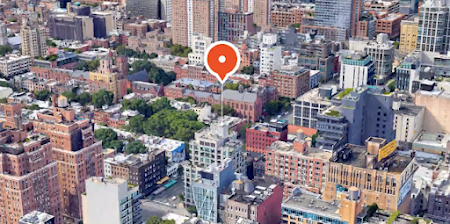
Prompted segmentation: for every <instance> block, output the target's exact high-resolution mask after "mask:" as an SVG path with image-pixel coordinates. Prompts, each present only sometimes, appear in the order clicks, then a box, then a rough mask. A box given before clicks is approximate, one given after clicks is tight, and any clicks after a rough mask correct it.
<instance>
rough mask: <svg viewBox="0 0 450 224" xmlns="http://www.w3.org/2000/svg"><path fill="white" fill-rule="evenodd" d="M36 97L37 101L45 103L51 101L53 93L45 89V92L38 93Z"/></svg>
mask: <svg viewBox="0 0 450 224" xmlns="http://www.w3.org/2000/svg"><path fill="white" fill-rule="evenodd" d="M34 95H35V97H36V99H37V100H42V101H45V100H48V99H50V96H51V95H52V93H51V92H49V91H48V90H46V89H44V90H41V91H38V92H36V93H35V94H34Z"/></svg>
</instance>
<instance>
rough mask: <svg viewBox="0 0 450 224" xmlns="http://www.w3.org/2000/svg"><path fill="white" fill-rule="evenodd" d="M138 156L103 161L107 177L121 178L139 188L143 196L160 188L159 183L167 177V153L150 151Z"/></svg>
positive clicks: (116, 157)
mask: <svg viewBox="0 0 450 224" xmlns="http://www.w3.org/2000/svg"><path fill="white" fill-rule="evenodd" d="M149 151H150V152H149V153H146V154H138V155H124V154H117V155H115V156H114V157H112V158H106V159H104V160H103V166H104V171H105V177H107V178H109V177H112V178H121V179H125V180H127V181H128V182H129V183H130V184H134V185H136V186H138V189H139V192H140V193H141V194H142V195H149V194H150V193H152V192H153V191H154V190H156V189H157V188H158V186H157V182H158V181H160V180H161V179H163V178H164V177H166V174H167V173H166V152H165V151H164V150H149Z"/></svg>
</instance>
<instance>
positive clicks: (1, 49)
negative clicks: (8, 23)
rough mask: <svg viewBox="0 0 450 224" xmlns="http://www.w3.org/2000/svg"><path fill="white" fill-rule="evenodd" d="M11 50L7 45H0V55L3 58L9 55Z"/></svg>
mask: <svg viewBox="0 0 450 224" xmlns="http://www.w3.org/2000/svg"><path fill="white" fill-rule="evenodd" d="M12 51H13V49H12V48H11V47H10V46H9V45H0V55H1V56H5V54H8V53H11V52H12Z"/></svg>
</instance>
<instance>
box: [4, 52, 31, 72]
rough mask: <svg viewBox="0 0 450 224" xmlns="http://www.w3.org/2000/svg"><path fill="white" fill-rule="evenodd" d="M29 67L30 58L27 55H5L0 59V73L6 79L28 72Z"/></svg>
mask: <svg viewBox="0 0 450 224" xmlns="http://www.w3.org/2000/svg"><path fill="white" fill-rule="evenodd" d="M30 65H31V57H30V56H27V55H25V56H19V55H15V54H7V55H5V56H4V57H0V72H1V73H2V74H3V75H5V76H7V77H12V76H15V75H20V74H23V73H26V72H28V71H30Z"/></svg>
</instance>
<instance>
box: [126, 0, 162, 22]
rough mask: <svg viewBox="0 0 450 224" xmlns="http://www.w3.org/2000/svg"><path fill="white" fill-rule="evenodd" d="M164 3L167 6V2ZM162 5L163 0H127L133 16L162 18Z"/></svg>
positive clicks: (128, 9) (129, 10)
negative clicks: (161, 0)
mask: <svg viewBox="0 0 450 224" xmlns="http://www.w3.org/2000/svg"><path fill="white" fill-rule="evenodd" d="M164 5H165V6H166V7H167V3H166V4H164ZM160 7H162V2H160V1H157V0H128V1H127V12H129V13H130V14H131V15H133V16H143V17H144V18H147V19H161V14H160ZM165 13H167V12H165ZM166 16H167V14H166ZM166 18H167V17H166Z"/></svg>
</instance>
